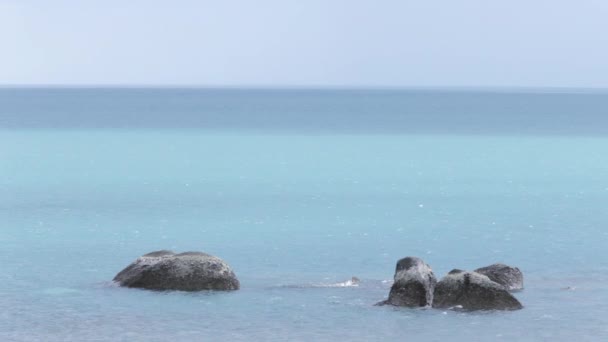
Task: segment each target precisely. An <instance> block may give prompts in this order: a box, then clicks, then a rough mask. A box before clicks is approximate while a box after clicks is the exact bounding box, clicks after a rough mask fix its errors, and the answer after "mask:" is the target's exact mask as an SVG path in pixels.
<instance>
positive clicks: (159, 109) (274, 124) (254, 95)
mask: <svg viewBox="0 0 608 342" xmlns="http://www.w3.org/2000/svg"><path fill="white" fill-rule="evenodd" d="M0 128H9V129H27V128H69V129H79V128H82V129H97V128H121V129H143V128H149V129H207V130H222V131H232V132H235V131H249V132H266V133H270V132H279V133H280V132H289V133H328V134H335V133H418V134H419V133H422V134H424V133H440V134H444V133H448V134H449V133H455V134H582V135H586V134H593V135H606V134H608V91H578V92H567V91H562V92H555V91H549V90H546V91H541V90H537V91H523V90H522V91H520V92H509V91H506V90H503V91H480V90H478V91H473V90H471V91H459V90H313V89H309V90H305V89H304V90H272V89H266V90H264V89H259V90H250V89H162V88H160V89H155V88H148V89H137V88H133V89H115V88H106V89H95V88H91V89H86V88H85V89H69V88H66V89H62V88H54V89H48V88H46V89H45V88H29V89H28V88H21V89H0Z"/></svg>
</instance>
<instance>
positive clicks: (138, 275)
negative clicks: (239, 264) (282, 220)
mask: <svg viewBox="0 0 608 342" xmlns="http://www.w3.org/2000/svg"><path fill="white" fill-rule="evenodd" d="M114 281H115V282H117V283H118V284H119V285H120V286H125V287H135V288H143V289H149V290H180V291H201V290H225V291H228V290H238V289H239V287H240V284H239V281H238V279H237V278H236V275H235V274H234V272H233V271H232V269H231V268H230V266H228V264H226V263H225V262H224V261H223V260H222V259H220V258H217V257H214V256H212V255H209V254H206V253H200V252H186V253H181V254H175V253H173V252H172V251H166V250H162V251H157V252H152V253H148V254H146V255H143V256H141V257H139V258H138V259H137V260H135V261H134V262H133V263H131V265H129V266H127V267H126V268H125V269H124V270H122V271H120V272H119V273H118V274H117V275H116V277H114Z"/></svg>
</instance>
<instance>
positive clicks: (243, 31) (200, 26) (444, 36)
mask: <svg viewBox="0 0 608 342" xmlns="http://www.w3.org/2000/svg"><path fill="white" fill-rule="evenodd" d="M0 44H1V45H0V46H1V49H2V50H1V51H0V52H1V53H0V84H144V85H163V84H167V85H179V84H185V85H207V86H214V85H220V86H250V85H258V86H281V85H291V86H340V85H346V86H562V87H608V1H607V0H442V1H434V0H417V1H409V0H400V1H390V0H373V1H372V0H366V1H357V0H349V1H337V0H333V1H332V0H324V1H323V0H298V1H295V0H249V1H245V0H240V1H239V0H216V1H201V0H199V1H194V0H192V1H187V0H171V1H169V0H165V1H154V0H72V1H66V0H53V1H48V0H39V1H36V0H0Z"/></svg>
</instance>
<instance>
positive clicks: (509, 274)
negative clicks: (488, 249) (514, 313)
mask: <svg viewBox="0 0 608 342" xmlns="http://www.w3.org/2000/svg"><path fill="white" fill-rule="evenodd" d="M475 272H477V273H480V274H483V275H485V276H487V277H488V278H490V280H492V281H493V282H496V283H499V284H500V285H502V286H504V287H505V289H507V290H509V291H517V290H521V289H523V288H524V275H523V274H522V273H521V271H520V270H519V268H517V267H511V266H508V265H505V264H493V265H490V266H486V267H482V268H478V269H476V270H475Z"/></svg>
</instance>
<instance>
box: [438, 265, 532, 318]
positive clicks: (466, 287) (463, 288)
mask: <svg viewBox="0 0 608 342" xmlns="http://www.w3.org/2000/svg"><path fill="white" fill-rule="evenodd" d="M433 307H434V308H441V309H448V308H455V309H461V310H465V311H473V310H518V309H521V308H523V306H522V305H521V303H520V302H519V301H518V300H517V299H516V298H515V297H513V295H511V293H509V292H508V291H507V290H506V289H505V287H504V286H503V285H500V284H498V283H496V282H494V281H492V280H490V278H488V277H487V276H485V275H483V274H480V273H477V272H466V271H462V270H452V271H451V272H450V273H448V274H447V275H446V276H445V277H443V279H441V281H439V283H437V286H436V287H435V292H434V296H433Z"/></svg>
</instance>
